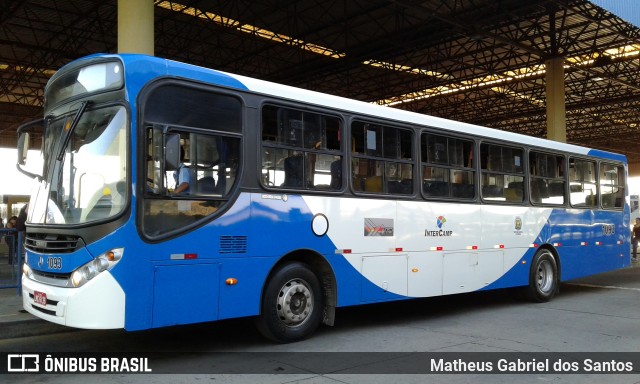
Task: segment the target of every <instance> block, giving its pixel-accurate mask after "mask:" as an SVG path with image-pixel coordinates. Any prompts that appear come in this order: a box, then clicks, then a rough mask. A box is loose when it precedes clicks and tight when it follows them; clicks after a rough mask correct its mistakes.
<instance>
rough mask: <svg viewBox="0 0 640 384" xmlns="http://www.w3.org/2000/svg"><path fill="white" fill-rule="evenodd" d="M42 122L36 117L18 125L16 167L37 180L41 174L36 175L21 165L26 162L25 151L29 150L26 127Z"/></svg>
mask: <svg viewBox="0 0 640 384" xmlns="http://www.w3.org/2000/svg"><path fill="white" fill-rule="evenodd" d="M43 123H44V119H38V120H34V121H30V122H28V123H25V124H23V125H21V126H20V127H18V130H17V132H18V162H17V163H16V168H17V169H18V171H20V172H21V173H23V174H24V175H26V176H28V177H30V178H33V179H37V180H38V181H40V180H42V176H41V175H37V174H35V173H31V172H29V171H27V170H25V169H23V168H22V166H23V165H26V163H27V153H28V151H29V143H30V139H31V134H30V133H29V132H27V130H28V129H30V128H33V127H36V126H42V124H43Z"/></svg>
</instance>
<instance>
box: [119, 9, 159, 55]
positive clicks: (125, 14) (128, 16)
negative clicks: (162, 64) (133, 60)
mask: <svg viewBox="0 0 640 384" xmlns="http://www.w3.org/2000/svg"><path fill="white" fill-rule="evenodd" d="M153 10H154V6H153V0H118V53H143V54H147V55H152V56H153V55H154V34H153V33H154V28H153V23H154V19H153Z"/></svg>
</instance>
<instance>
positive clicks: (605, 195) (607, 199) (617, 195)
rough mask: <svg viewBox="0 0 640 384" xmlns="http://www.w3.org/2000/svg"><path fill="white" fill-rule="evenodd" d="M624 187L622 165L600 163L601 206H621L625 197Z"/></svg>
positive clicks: (608, 207) (606, 207) (613, 207)
mask: <svg viewBox="0 0 640 384" xmlns="http://www.w3.org/2000/svg"><path fill="white" fill-rule="evenodd" d="M624 188H625V180H624V167H622V166H619V165H613V164H600V193H601V197H602V208H605V209H615V208H622V207H623V206H624V199H625V190H624Z"/></svg>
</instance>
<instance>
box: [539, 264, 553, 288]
mask: <svg viewBox="0 0 640 384" xmlns="http://www.w3.org/2000/svg"><path fill="white" fill-rule="evenodd" d="M553 279H554V276H553V267H552V266H551V262H549V261H548V260H542V261H541V262H540V264H538V289H539V290H540V292H542V293H549V292H551V289H553Z"/></svg>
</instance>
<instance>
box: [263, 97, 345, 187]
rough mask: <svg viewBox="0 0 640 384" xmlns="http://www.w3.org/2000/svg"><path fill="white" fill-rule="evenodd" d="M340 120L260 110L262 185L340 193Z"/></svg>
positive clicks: (269, 108) (292, 111)
mask: <svg viewBox="0 0 640 384" xmlns="http://www.w3.org/2000/svg"><path fill="white" fill-rule="evenodd" d="M341 129H342V124H341V121H340V119H338V118H337V117H334V116H327V115H322V114H318V113H313V112H308V111H300V110H295V109H288V108H281V107H276V106H272V105H267V106H265V107H264V108H263V109H262V184H263V185H264V186H265V187H271V188H292V189H307V190H320V191H335V190H340V189H342V167H343V165H342V157H343V156H342V146H341V140H340V137H341V136H340V135H341V134H340V131H341Z"/></svg>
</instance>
